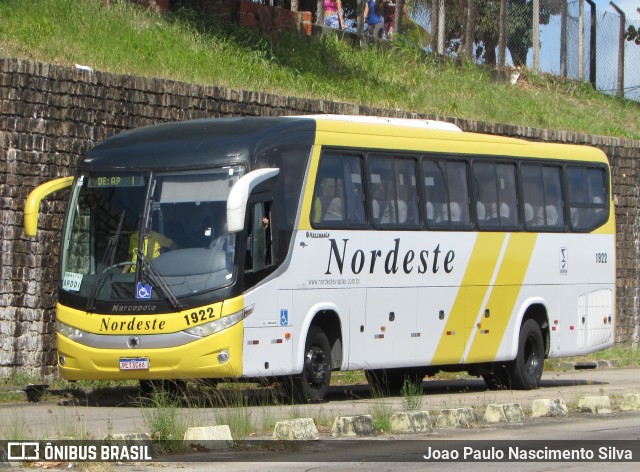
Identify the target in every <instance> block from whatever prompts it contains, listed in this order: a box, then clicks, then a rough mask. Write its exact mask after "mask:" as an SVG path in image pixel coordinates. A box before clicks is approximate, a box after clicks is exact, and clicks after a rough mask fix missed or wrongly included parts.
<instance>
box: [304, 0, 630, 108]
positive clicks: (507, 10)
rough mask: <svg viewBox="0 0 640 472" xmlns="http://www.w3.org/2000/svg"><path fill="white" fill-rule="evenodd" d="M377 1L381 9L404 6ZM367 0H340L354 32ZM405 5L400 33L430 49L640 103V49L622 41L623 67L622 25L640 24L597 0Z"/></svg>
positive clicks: (456, 0) (425, 0)
mask: <svg viewBox="0 0 640 472" xmlns="http://www.w3.org/2000/svg"><path fill="white" fill-rule="evenodd" d="M301 1H302V0H301ZM375 1H376V3H377V4H378V5H380V8H381V11H382V10H384V9H385V8H387V6H388V5H389V4H391V5H392V6H393V8H396V7H397V5H398V3H399V0H375ZM400 1H401V0H400ZM365 3H366V0H342V5H343V9H344V11H345V13H346V15H345V16H348V17H351V20H353V21H351V22H349V25H350V29H351V30H353V31H355V30H356V27H357V22H356V21H355V17H356V16H357V14H356V12H357V11H358V8H361V9H363V8H364V4H365ZM316 4H318V3H316ZM404 4H405V8H406V12H407V13H408V17H409V20H407V19H403V22H402V24H401V28H400V30H401V33H402V35H403V36H405V37H406V38H407V40H409V41H412V42H414V43H415V44H416V45H418V46H419V47H421V48H424V49H425V50H428V51H432V52H438V53H440V54H444V55H449V56H454V57H457V56H462V55H466V56H467V57H470V58H471V59H472V60H474V61H476V62H477V63H481V64H487V65H490V66H494V67H515V68H517V67H528V68H531V69H536V70H538V71H540V72H548V73H552V74H555V75H558V76H562V77H568V78H571V79H578V80H586V81H591V82H592V83H593V84H594V85H595V86H596V88H597V89H598V90H602V91H604V92H607V93H611V94H616V93H618V94H619V93H620V92H621V91H622V90H623V91H624V95H625V96H626V97H627V98H630V99H634V100H638V101H640V74H639V73H638V71H639V70H640V46H638V45H635V44H633V43H631V42H627V41H624V45H623V50H624V67H622V66H619V60H620V59H619V56H620V54H619V52H620V31H621V28H623V31H626V29H627V28H628V27H629V25H630V24H634V25H635V26H640V22H636V23H630V22H629V21H628V20H627V21H626V22H625V23H623V24H621V16H620V15H619V14H618V13H616V12H612V11H596V10H595V9H592V5H593V6H594V7H595V3H594V2H589V1H588V0H537V1H534V0H404ZM360 11H362V10H360ZM403 16H404V15H403ZM536 17H537V21H534V18H536ZM581 18H582V19H581ZM364 31H366V27H365V29H364ZM580 32H582V34H580ZM594 33H595V34H594ZM592 36H593V40H592ZM534 44H538V48H534Z"/></svg>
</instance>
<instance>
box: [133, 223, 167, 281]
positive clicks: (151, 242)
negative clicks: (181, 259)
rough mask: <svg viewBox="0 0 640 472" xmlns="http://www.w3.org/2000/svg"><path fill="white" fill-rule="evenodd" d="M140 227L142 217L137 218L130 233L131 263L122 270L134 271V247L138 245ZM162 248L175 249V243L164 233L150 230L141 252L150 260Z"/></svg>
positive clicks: (135, 253) (135, 254) (136, 247)
mask: <svg viewBox="0 0 640 472" xmlns="http://www.w3.org/2000/svg"><path fill="white" fill-rule="evenodd" d="M141 229H142V218H138V221H137V222H136V230H135V231H134V232H133V233H132V234H131V237H130V238H129V256H130V260H131V262H133V264H130V265H126V266H125V267H124V269H123V270H122V272H135V270H136V264H135V262H136V261H137V260H138V254H137V252H136V249H138V248H139V247H140V230H141ZM162 249H166V250H172V249H177V246H176V243H174V242H173V240H171V239H169V238H168V237H166V236H165V235H163V234H161V233H158V232H157V231H153V230H152V231H150V232H149V234H148V235H147V237H146V238H145V240H144V242H143V247H142V251H143V254H144V255H145V256H146V257H147V259H149V260H150V261H151V260H153V259H155V258H156V257H158V256H159V255H160V252H161V251H162Z"/></svg>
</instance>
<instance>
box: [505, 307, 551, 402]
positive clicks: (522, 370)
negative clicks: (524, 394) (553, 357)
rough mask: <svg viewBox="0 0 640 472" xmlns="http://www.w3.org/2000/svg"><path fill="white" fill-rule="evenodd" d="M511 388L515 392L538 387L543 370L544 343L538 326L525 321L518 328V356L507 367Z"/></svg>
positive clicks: (530, 321) (531, 321)
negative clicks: (515, 390)
mask: <svg viewBox="0 0 640 472" xmlns="http://www.w3.org/2000/svg"><path fill="white" fill-rule="evenodd" d="M508 368H509V377H510V379H511V386H512V388H514V389H517V390H532V389H534V388H537V387H538V384H539V383H540V378H541V377H542V369H543V368H544V341H543V339H542V332H541V331H540V326H538V323H536V322H535V321H534V320H527V321H525V322H524V323H523V324H522V327H521V328H520V336H519V340H518V355H517V356H516V358H515V359H514V360H513V361H511V362H510V363H509V365H508Z"/></svg>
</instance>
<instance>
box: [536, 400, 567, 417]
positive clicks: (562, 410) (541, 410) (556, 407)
mask: <svg viewBox="0 0 640 472" xmlns="http://www.w3.org/2000/svg"><path fill="white" fill-rule="evenodd" d="M568 414H569V410H568V409H567V405H566V404H565V402H564V400H563V399H562V398H552V399H551V398H540V399H536V400H534V401H533V404H532V405H531V416H532V417H533V418H539V417H541V416H567V415H568Z"/></svg>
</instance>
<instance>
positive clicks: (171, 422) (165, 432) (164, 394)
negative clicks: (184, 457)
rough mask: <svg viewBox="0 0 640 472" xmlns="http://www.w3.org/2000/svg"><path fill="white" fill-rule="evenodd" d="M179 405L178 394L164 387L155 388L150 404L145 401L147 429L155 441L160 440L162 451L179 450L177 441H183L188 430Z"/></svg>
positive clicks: (144, 415)
mask: <svg viewBox="0 0 640 472" xmlns="http://www.w3.org/2000/svg"><path fill="white" fill-rule="evenodd" d="M179 406H180V400H179V399H177V398H176V395H175V394H174V393H173V392H169V391H166V390H164V389H162V388H158V389H155V390H154V392H153V394H152V395H151V401H150V402H149V403H148V404H144V403H143V409H142V416H143V419H144V424H145V430H146V431H147V432H149V434H151V437H152V438H153V439H154V440H155V441H160V449H161V450H162V452H167V453H171V452H177V450H175V448H177V447H179V446H178V443H177V442H176V441H181V440H182V439H183V438H184V433H185V432H186V431H187V425H186V424H185V422H184V421H183V420H182V419H181V418H180V416H179V414H178V408H179Z"/></svg>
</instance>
